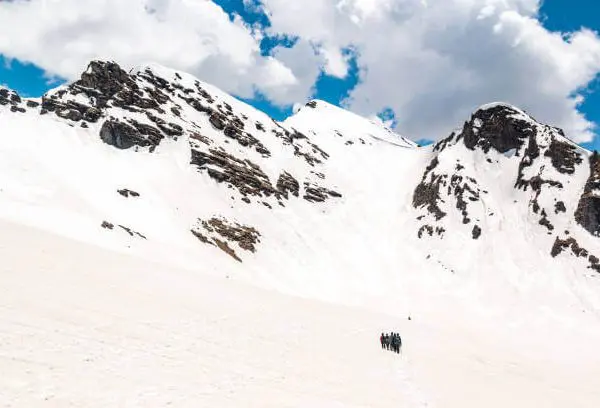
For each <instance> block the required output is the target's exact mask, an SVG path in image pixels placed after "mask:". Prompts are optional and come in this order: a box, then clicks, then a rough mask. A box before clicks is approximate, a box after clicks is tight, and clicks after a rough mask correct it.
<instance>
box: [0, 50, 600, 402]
mask: <svg viewBox="0 0 600 408" xmlns="http://www.w3.org/2000/svg"><path fill="white" fill-rule="evenodd" d="M0 219H1V220H4V221H5V222H10V223H13V224H17V225H22V226H26V228H30V227H33V228H35V229H37V230H43V231H45V232H44V233H49V234H52V235H53V236H56V237H57V239H58V237H59V236H61V237H62V238H60V239H65V238H66V239H70V240H73V241H78V242H80V243H83V244H85V245H91V246H92V247H95V248H102V249H101V250H102V251H107V252H108V253H113V254H115V256H117V254H119V255H118V256H125V255H127V256H132V257H134V258H135V259H140V260H143V262H153V263H155V264H158V265H164V267H165V268H178V269H179V270H187V271H192V272H202V273H205V274H209V275H212V276H214V277H217V278H220V277H226V278H227V279H231V280H237V281H242V282H245V283H250V284H252V285H254V286H259V287H262V288H267V289H276V290H277V291H278V292H282V293H285V294H291V295H296V296H300V297H304V298H311V299H318V300H321V301H326V302H330V303H334V304H341V305H344V306H346V307H347V306H350V307H356V306H359V307H361V308H367V309H370V310H373V311H378V312H381V311H384V312H385V313H391V314H393V315H397V316H403V318H404V317H406V316H409V315H413V316H414V315H418V316H423V317H425V316H428V317H427V318H429V319H432V320H431V321H437V322H442V321H444V322H446V321H449V319H450V320H451V319H452V318H453V316H457V315H461V316H462V315H463V314H464V315H465V316H466V315H468V316H470V317H469V318H468V319H474V321H477V323H473V324H467V323H465V322H466V321H467V320H468V319H467V318H461V319H460V320H461V322H457V326H460V327H462V326H465V327H469V328H472V327H478V328H479V329H478V332H479V331H485V330H487V329H488V328H489V327H488V325H490V324H491V326H496V325H502V324H503V323H507V322H509V326H510V330H521V329H522V330H524V331H528V330H530V329H531V327H532V322H535V324H534V325H539V326H540V327H541V329H540V330H539V331H538V335H539V337H535V336H532V339H531V341H532V342H534V340H533V339H534V338H535V339H540V338H542V337H543V336H546V335H547V333H548V330H550V329H549V327H552V328H556V327H557V325H558V326H560V327H563V328H564V329H565V330H564V332H561V333H560V334H555V336H556V338H557V339H558V340H564V341H569V340H571V339H572V337H571V336H573V338H575V337H577V338H585V339H586V340H585V341H586V343H585V345H582V346H581V350H584V349H585V350H587V349H586V348H585V347H587V346H590V345H591V344H592V343H595V339H600V334H599V333H600V325H599V324H598V317H597V316H598V313H599V312H600V285H599V282H598V277H600V260H599V259H600V241H599V240H600V237H599V235H600V160H599V159H598V156H597V154H596V153H594V154H592V153H591V152H589V151H587V150H585V149H582V148H581V147H578V146H577V145H575V144H574V143H573V142H571V141H570V140H569V139H568V138H567V137H566V136H565V135H564V134H563V132H562V131H561V130H560V129H557V128H554V127H552V126H548V125H545V124H541V123H539V122H537V121H536V120H535V119H533V118H532V117H531V116H529V115H528V114H527V113H525V112H523V111H521V110H519V109H518V108H516V107H513V106H510V105H507V104H502V103H495V104H490V105H485V106H482V107H480V108H479V109H477V110H476V111H475V112H474V113H473V115H472V116H471V117H470V118H468V120H467V121H466V122H465V123H464V125H463V127H462V129H460V130H457V131H455V132H453V133H452V134H451V135H450V136H448V137H446V138H444V139H441V140H440V141H439V142H438V143H436V144H435V145H432V146H427V147H419V146H417V145H416V144H415V143H414V142H412V141H410V140H409V139H406V138H404V137H402V136H400V135H398V134H395V133H394V132H392V131H391V130H389V129H387V128H385V127H384V126H382V125H381V124H380V123H377V122H374V121H370V120H368V119H365V118H362V117H359V116H357V115H355V114H353V113H350V112H348V111H346V110H343V109H341V108H338V107H335V106H332V105H330V104H328V103H326V102H324V101H320V100H315V101H311V102H309V103H308V104H306V106H304V107H303V108H301V109H300V110H299V111H298V112H297V113H296V114H294V115H293V116H292V117H290V118H288V119H287V120H285V121H284V122H281V123H278V122H276V121H274V120H272V119H271V118H269V117H268V116H267V115H265V114H264V113H262V112H259V111H257V110H256V109H254V108H252V107H251V106H249V105H247V104H245V103H242V102H240V101H239V100H237V99H235V98H233V97H231V96H229V95H227V94H226V93H224V92H222V91H220V90H219V89H217V88H215V87H214V86H211V85H210V84H207V83H204V82H201V81H200V80H198V79H196V78H194V77H192V76H190V75H188V74H185V73H182V72H177V71H174V70H170V69H167V68H164V67H160V66H157V65H148V66H143V67H140V68H138V69H135V70H132V71H131V72H126V71H124V70H123V69H122V68H120V67H119V66H118V65H117V64H115V63H111V62H100V61H94V62H92V63H90V65H89V66H88V68H87V70H86V71H85V72H84V73H83V74H82V75H81V78H80V79H79V80H78V81H76V82H74V83H72V84H69V85H65V86H62V87H59V88H57V89H55V90H53V91H51V92H49V93H48V94H46V95H44V96H43V97H42V98H40V99H27V98H22V97H20V96H19V95H17V94H16V93H15V92H13V91H10V90H8V89H4V88H0ZM24 228H25V227H24ZM99 250H100V249H99ZM582 310H583V311H584V312H583V313H582ZM534 316H535V317H534ZM540 316H542V317H541V318H540ZM490 319H492V323H490ZM574 327H576V328H577V329H576V330H575V331H574V329H573V328H574ZM469 330H471V329H469ZM552 330H554V329H552ZM581 330H583V331H581ZM510 333H512V334H514V332H512V331H511V332H510ZM582 333H585V336H581V334H582ZM498 335H499V334H498ZM499 336H501V335H499ZM502 336H505V337H506V338H510V334H507V333H504V334H502ZM588 339H589V341H590V343H587V341H588ZM592 340H593V341H592ZM590 347H591V346H590ZM578 357H581V356H580V355H578ZM490 406H491V405H490Z"/></svg>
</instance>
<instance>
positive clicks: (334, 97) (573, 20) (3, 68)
mask: <svg viewBox="0 0 600 408" xmlns="http://www.w3.org/2000/svg"><path fill="white" fill-rule="evenodd" d="M214 1H215V2H216V3H217V4H219V5H220V6H221V7H222V8H223V9H224V10H225V11H226V12H227V13H228V14H229V15H230V18H231V19H233V18H234V16H235V15H236V14H238V15H240V16H241V17H242V18H243V19H244V21H246V22H247V23H248V24H252V25H257V26H260V27H261V28H263V29H264V28H266V27H269V25H270V21H269V18H268V17H267V16H265V15H264V14H262V13H261V12H259V11H257V10H256V9H253V8H251V7H250V8H248V7H244V2H243V0H214ZM541 16H542V18H541V19H542V22H543V24H544V26H545V27H546V28H548V29H549V30H552V31H560V32H569V31H574V30H578V29H579V28H581V27H582V26H584V27H587V28H591V29H593V30H596V31H600V4H598V2H597V1H596V0H570V1H568V0H546V1H545V2H544V3H543V6H542V9H541ZM296 41H297V39H296V38H294V37H286V36H279V37H270V36H266V37H265V38H264V39H263V40H262V42H261V53H262V54H263V55H269V54H270V53H271V52H272V51H273V49H274V47H276V46H284V47H291V46H292V45H294V44H295V42H296ZM345 52H346V53H347V56H348V58H349V66H350V69H349V73H348V75H347V76H346V78H342V79H340V78H336V77H332V76H329V75H326V74H324V73H323V72H322V73H321V74H320V75H319V76H318V79H317V81H316V83H315V84H314V86H313V89H312V97H313V98H319V99H324V100H326V101H329V102H331V103H333V104H338V105H339V104H340V103H341V102H342V100H344V98H346V97H347V96H348V94H349V92H350V91H351V90H352V89H353V88H354V87H355V86H356V85H357V83H358V81H359V73H360V70H359V66H358V63H357V56H356V55H355V54H354V53H353V51H352V50H351V49H347V50H346V51H345ZM60 82H61V80H60V78H58V79H56V78H55V79H50V78H48V77H47V76H46V75H45V73H44V71H43V70H42V69H40V68H38V67H36V66H34V65H31V64H28V63H25V62H22V61H18V60H11V61H8V60H7V59H6V58H4V57H3V56H2V55H1V54H0V84H3V85H7V86H8V87H10V88H12V89H15V90H16V91H18V92H19V93H21V94H22V95H24V96H40V95H42V94H43V93H44V92H45V91H47V90H48V89H50V88H52V87H55V86H56V85H57V84H59V83H60ZM585 94H586V101H585V102H584V103H583V105H582V106H581V111H582V112H583V113H584V114H585V115H586V117H587V118H588V119H590V120H591V121H593V122H594V123H597V124H598V123H600V81H594V82H593V83H592V85H591V86H590V87H589V89H587V90H586V92H585ZM245 101H246V102H248V103H250V104H252V105H254V106H255V107H257V108H258V109H261V110H263V111H265V112H267V113H268V114H270V115H271V116H273V117H274V118H276V119H279V120H281V119H283V118H285V117H286V116H288V115H289V114H290V113H291V111H292V107H291V106H286V107H280V106H276V105H274V104H272V103H271V102H270V101H269V100H268V99H267V98H266V97H265V96H264V95H261V94H260V93H257V95H256V97H255V98H253V99H245ZM380 116H381V117H382V118H384V119H385V120H393V121H394V120H395V113H394V111H393V110H391V109H385V110H384V111H382V112H381V115H380ZM585 146H586V147H588V148H597V149H600V138H598V137H597V138H596V139H595V141H594V142H592V143H589V144H586V145H585Z"/></svg>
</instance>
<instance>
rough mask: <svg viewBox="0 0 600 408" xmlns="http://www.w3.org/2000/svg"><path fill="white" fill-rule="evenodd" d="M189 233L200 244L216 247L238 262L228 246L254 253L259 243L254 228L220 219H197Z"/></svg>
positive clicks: (233, 250) (232, 250)
mask: <svg viewBox="0 0 600 408" xmlns="http://www.w3.org/2000/svg"><path fill="white" fill-rule="evenodd" d="M191 232H192V234H194V236H195V237H196V238H198V239H199V240H200V241H201V242H203V243H205V244H209V245H214V246H216V247H218V248H219V249H221V250H222V251H223V252H225V253H226V254H227V255H229V256H231V257H232V258H234V259H235V260H236V261H239V262H242V259H241V258H240V257H239V256H238V255H237V253H236V251H235V249H233V248H232V247H231V246H230V245H234V244H236V245H237V246H238V247H239V248H240V249H243V250H244V251H249V252H256V245H257V244H258V243H259V242H260V233H259V232H258V231H257V230H256V229H255V228H253V227H250V226H247V225H242V224H239V223H237V222H232V221H229V220H227V219H225V218H222V217H219V218H218V217H213V218H211V219H209V220H201V219H199V220H198V222H197V224H196V226H195V227H194V228H192V230H191Z"/></svg>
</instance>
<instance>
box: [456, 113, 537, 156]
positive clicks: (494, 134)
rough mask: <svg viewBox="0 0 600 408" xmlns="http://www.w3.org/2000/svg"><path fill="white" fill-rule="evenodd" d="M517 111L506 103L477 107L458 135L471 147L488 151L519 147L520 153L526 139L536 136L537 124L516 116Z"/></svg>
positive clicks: (506, 150)
mask: <svg viewBox="0 0 600 408" xmlns="http://www.w3.org/2000/svg"><path fill="white" fill-rule="evenodd" d="M518 114H519V112H518V111H517V110H515V109H513V108H511V107H509V106H506V105H499V106H495V107H492V108H488V109H481V110H478V111H477V112H475V113H474V114H473V116H472V117H471V120H470V121H469V122H466V123H465V125H464V126H463V131H462V133H461V135H460V136H459V138H461V137H462V138H463V140H464V143H465V146H467V148H469V149H471V150H473V149H475V147H479V148H480V149H482V150H483V151H484V152H485V153H487V152H488V151H489V150H490V149H494V150H496V151H498V152H499V153H506V152H508V151H509V150H512V149H516V150H517V153H518V152H519V150H520V148H521V147H522V146H523V144H524V143H525V141H526V140H527V139H529V138H531V137H532V136H534V135H535V128H534V127H533V126H534V125H532V124H531V123H530V122H528V121H526V120H522V119H518V118H515V117H513V115H518Z"/></svg>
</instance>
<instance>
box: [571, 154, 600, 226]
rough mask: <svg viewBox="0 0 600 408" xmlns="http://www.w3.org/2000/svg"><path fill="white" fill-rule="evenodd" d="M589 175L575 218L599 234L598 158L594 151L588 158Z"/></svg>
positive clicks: (599, 168) (599, 159)
mask: <svg viewBox="0 0 600 408" xmlns="http://www.w3.org/2000/svg"><path fill="white" fill-rule="evenodd" d="M589 165H590V175H589V177H588V179H587V182H586V183H585V187H584V189H583V194H582V195H581V198H580V199H579V205H578V206H577V210H576V211H575V220H577V223H578V224H579V225H581V226H582V227H583V228H585V229H586V230H587V231H588V232H589V233H590V234H592V235H594V236H597V237H598V236H600V158H599V157H598V153H597V152H594V153H593V154H592V155H591V156H590V158H589Z"/></svg>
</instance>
